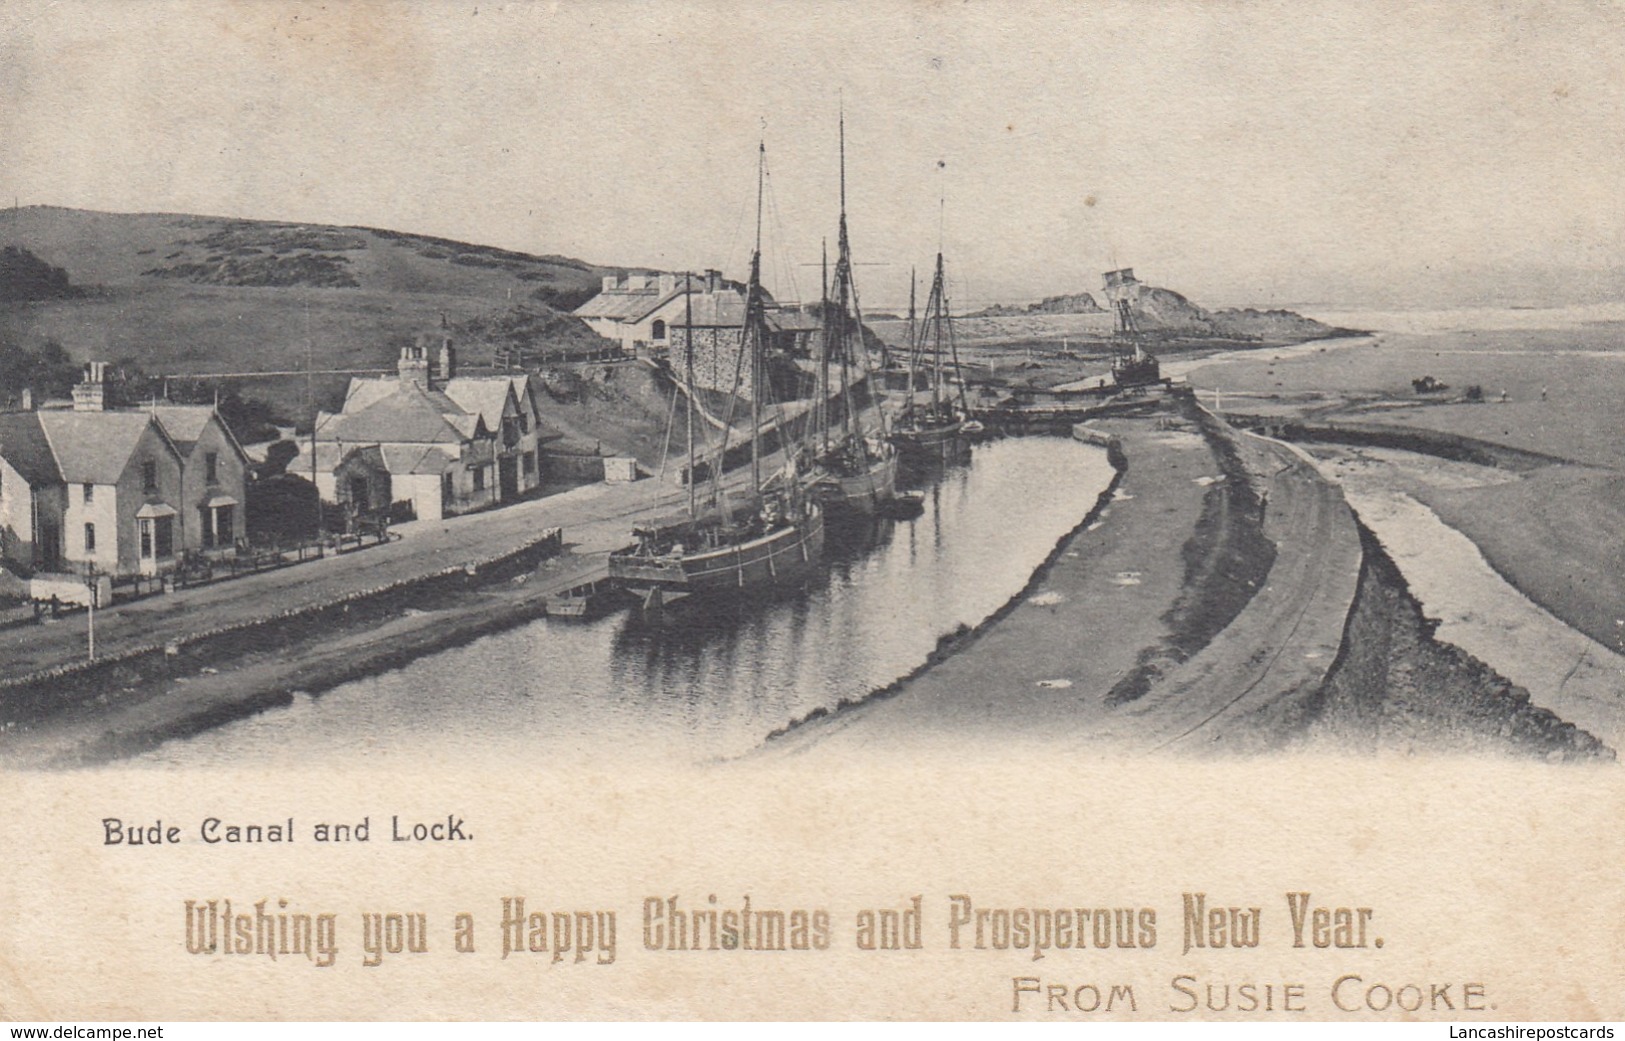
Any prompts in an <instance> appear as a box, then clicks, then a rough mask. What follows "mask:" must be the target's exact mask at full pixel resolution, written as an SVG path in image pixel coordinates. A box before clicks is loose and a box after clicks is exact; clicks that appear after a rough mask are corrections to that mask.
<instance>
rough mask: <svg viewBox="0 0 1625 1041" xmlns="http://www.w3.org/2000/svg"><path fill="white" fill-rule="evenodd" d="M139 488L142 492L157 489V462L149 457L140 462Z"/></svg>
mask: <svg viewBox="0 0 1625 1041" xmlns="http://www.w3.org/2000/svg"><path fill="white" fill-rule="evenodd" d="M141 490H142V491H144V492H155V491H157V490H158V464H157V463H155V462H153V461H152V460H150V459H149V460H147V461H146V462H144V463H142V464H141Z"/></svg>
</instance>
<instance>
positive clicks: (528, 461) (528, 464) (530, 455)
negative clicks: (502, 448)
mask: <svg viewBox="0 0 1625 1041" xmlns="http://www.w3.org/2000/svg"><path fill="white" fill-rule="evenodd" d="M519 469H520V470H521V471H523V472H524V474H525V476H526V477H529V476H530V475H531V474H533V473H535V472H536V453H535V452H526V453H525V454H524V455H522V456H520V457H519Z"/></svg>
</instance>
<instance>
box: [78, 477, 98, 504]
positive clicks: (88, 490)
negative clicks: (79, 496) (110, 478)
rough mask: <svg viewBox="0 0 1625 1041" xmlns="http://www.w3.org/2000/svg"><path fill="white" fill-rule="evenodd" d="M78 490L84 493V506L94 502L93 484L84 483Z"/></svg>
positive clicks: (94, 488)
mask: <svg viewBox="0 0 1625 1041" xmlns="http://www.w3.org/2000/svg"><path fill="white" fill-rule="evenodd" d="M80 490H81V491H82V492H83V493H84V496H85V505H86V506H89V505H90V504H91V503H93V502H95V501H96V486H95V485H94V484H91V483H90V482H89V481H86V482H85V484H84V486H83V487H82V488H81V489H80Z"/></svg>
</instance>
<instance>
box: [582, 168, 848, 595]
mask: <svg viewBox="0 0 1625 1041" xmlns="http://www.w3.org/2000/svg"><path fill="white" fill-rule="evenodd" d="M766 171H767V150H766V148H765V146H760V147H759V148H758V155H757V170H756V243H755V247H754V249H753V250H752V252H751V258H750V280H749V282H748V283H747V285H746V289H745V315H744V325H743V327H742V328H741V330H740V340H739V353H738V355H737V356H736V359H737V360H736V370H737V371H736V380H735V384H736V387H737V386H738V384H739V383H740V382H741V381H740V380H738V379H737V376H739V375H740V374H742V373H743V372H744V371H745V370H744V366H745V365H747V364H748V365H749V366H750V369H749V373H750V384H749V395H750V413H751V415H750V448H751V456H750V486H749V490H748V493H747V494H745V495H743V496H741V497H739V498H738V499H737V500H736V501H730V498H729V495H728V489H727V484H726V481H725V479H724V472H723V463H724V460H725V459H726V457H727V453H728V441H729V437H730V435H731V433H732V431H733V426H734V419H735V413H736V412H737V410H738V403H739V395H738V394H737V393H735V394H734V395H733V396H732V397H731V398H730V400H729V408H728V416H727V419H726V422H725V423H724V425H723V435H722V439H721V445H720V447H719V449H718V451H717V455H716V459H715V460H714V461H709V460H708V461H707V462H708V463H709V467H708V469H709V473H710V494H709V499H708V501H707V502H706V503H705V504H704V505H703V506H702V504H701V503H700V502H699V494H698V488H697V485H698V476H697V475H698V474H699V473H700V471H701V467H700V466H699V460H698V458H697V453H696V451H695V437H694V419H693V409H694V393H695V381H694V344H693V336H694V332H693V321H692V318H691V319H690V321H689V322H688V335H687V339H686V351H685V355H686V359H685V367H684V376H683V382H684V390H685V391H686V394H687V397H688V402H689V405H688V407H689V419H688V429H689V437H688V464H689V465H688V473H687V484H688V512H687V514H686V515H679V516H676V517H671V518H666V519H662V520H659V521H656V522H654V523H650V524H645V525H642V526H640V527H638V528H635V529H633V533H632V534H633V537H634V538H636V540H637V542H636V544H635V545H633V546H632V547H631V548H629V549H626V550H623V551H620V552H617V553H611V554H610V557H609V576H610V578H612V579H615V580H617V581H619V582H620V583H621V584H622V585H623V586H624V587H625V588H626V589H629V590H631V591H632V592H633V593H634V594H635V595H637V596H639V597H640V599H641V600H642V601H643V604H644V606H645V608H658V607H660V606H662V605H663V604H669V603H672V602H674V601H676V600H678V599H681V598H684V597H688V596H692V595H695V594H706V593H711V594H721V593H728V594H734V595H738V594H740V593H750V592H761V591H768V590H771V589H773V588H775V587H784V586H789V585H795V584H799V583H800V582H801V581H802V580H803V579H804V578H806V577H807V576H808V575H809V574H811V573H812V572H813V571H815V570H816V569H817V568H818V567H819V566H820V565H821V563H822V561H823V555H824V514H823V511H822V510H821V509H820V507H819V505H818V503H817V502H815V501H813V500H812V499H811V498H810V497H809V496H808V495H806V494H805V492H804V489H803V484H802V482H801V481H800V480H798V479H797V476H796V474H795V472H794V466H795V463H794V460H793V459H792V460H791V461H790V463H788V464H787V471H786V472H781V473H779V474H776V475H773V477H772V478H771V479H769V480H767V481H764V480H763V479H762V464H763V459H762V403H763V398H764V396H765V395H766V394H767V393H768V387H769V380H768V372H767V364H766V357H765V354H766V345H767V321H766V317H765V303H764V294H763V291H762V190H763V182H764V180H765V177H766ZM781 429H782V424H781Z"/></svg>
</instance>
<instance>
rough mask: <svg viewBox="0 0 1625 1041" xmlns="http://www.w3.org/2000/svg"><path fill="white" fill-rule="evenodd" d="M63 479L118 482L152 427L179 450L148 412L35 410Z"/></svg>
mask: <svg viewBox="0 0 1625 1041" xmlns="http://www.w3.org/2000/svg"><path fill="white" fill-rule="evenodd" d="M35 415H36V416H38V417H39V424H40V426H41V428H42V429H44V431H45V437H46V439H47V440H49V441H50V443H51V452H52V454H53V455H55V456H56V464H57V468H58V470H59V471H60V472H61V475H62V480H64V481H66V482H67V483H69V484H81V483H83V484H116V483H118V479H119V476H120V475H121V474H123V473H124V468H125V467H126V466H128V465H129V462H130V456H131V455H132V454H133V453H134V452H135V446H136V445H137V444H138V443H139V442H140V440H141V435H142V434H143V433H144V432H145V431H146V429H147V427H149V426H151V427H153V428H154V429H156V430H157V431H158V434H159V438H160V439H161V440H162V441H163V442H164V444H166V445H168V446H169V448H170V449H171V451H174V452H175V455H176V456H177V457H179V456H180V451H179V450H178V449H176V448H175V445H174V443H173V442H172V441H170V439H169V437H168V435H167V434H165V433H164V432H163V428H162V427H160V426H158V425H157V422H156V421H155V420H154V419H153V418H152V416H150V415H148V414H147V413H145V412H36V413H35Z"/></svg>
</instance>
